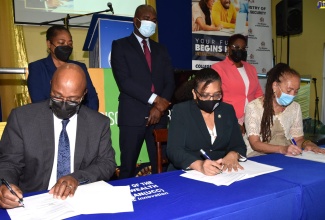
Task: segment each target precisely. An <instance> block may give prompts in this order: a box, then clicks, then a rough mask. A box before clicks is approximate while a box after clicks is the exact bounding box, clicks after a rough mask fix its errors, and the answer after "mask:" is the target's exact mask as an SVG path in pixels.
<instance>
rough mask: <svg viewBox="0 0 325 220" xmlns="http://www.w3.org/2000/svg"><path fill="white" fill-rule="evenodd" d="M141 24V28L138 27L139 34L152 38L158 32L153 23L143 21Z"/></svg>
mask: <svg viewBox="0 0 325 220" xmlns="http://www.w3.org/2000/svg"><path fill="white" fill-rule="evenodd" d="M137 19H138V18H137ZM138 20H139V19H138ZM139 21H140V20H139ZM140 22H141V26H140V28H138V27H136V28H137V29H138V30H139V32H140V33H141V34H142V36H144V37H151V36H152V35H153V34H154V33H155V31H156V24H155V23H154V22H152V21H147V20H142V21H140Z"/></svg>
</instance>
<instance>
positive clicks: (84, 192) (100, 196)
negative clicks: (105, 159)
mask: <svg viewBox="0 0 325 220" xmlns="http://www.w3.org/2000/svg"><path fill="white" fill-rule="evenodd" d="M132 200H133V197H132V195H131V192H130V186H111V185H109V184H107V183H106V182H104V181H99V182H96V183H93V185H91V184H87V185H82V186H81V187H80V188H79V187H78V190H77V191H76V193H75V195H74V197H73V198H71V199H69V200H67V202H68V203H69V204H70V205H71V206H72V207H73V209H74V210H76V211H77V212H78V213H80V214H92V213H118V212H133V203H132Z"/></svg>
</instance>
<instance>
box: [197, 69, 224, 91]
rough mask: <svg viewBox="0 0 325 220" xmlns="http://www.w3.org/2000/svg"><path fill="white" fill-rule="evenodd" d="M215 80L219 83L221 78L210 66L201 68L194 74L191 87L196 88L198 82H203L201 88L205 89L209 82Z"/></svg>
mask: <svg viewBox="0 0 325 220" xmlns="http://www.w3.org/2000/svg"><path fill="white" fill-rule="evenodd" d="M215 81H218V82H220V83H221V78H220V75H219V74H218V72H217V71H215V70H214V69H211V68H203V69H201V70H199V71H198V72H197V73H196V74H195V77H194V82H193V89H195V90H197V89H198V87H199V84H200V83H204V85H203V89H205V88H206V87H207V86H208V85H209V84H210V83H212V82H215Z"/></svg>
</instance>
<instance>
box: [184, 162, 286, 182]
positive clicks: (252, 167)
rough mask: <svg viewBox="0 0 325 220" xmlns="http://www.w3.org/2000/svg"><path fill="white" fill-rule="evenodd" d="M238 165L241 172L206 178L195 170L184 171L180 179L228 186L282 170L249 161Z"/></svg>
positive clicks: (225, 172) (224, 173) (226, 172)
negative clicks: (240, 167)
mask: <svg viewBox="0 0 325 220" xmlns="http://www.w3.org/2000/svg"><path fill="white" fill-rule="evenodd" d="M239 164H240V165H241V166H242V167H244V169H243V170H239V171H237V172H236V171H232V172H228V171H224V172H223V173H221V174H218V175H215V176H206V175H204V174H203V173H201V172H199V171H196V170H190V171H186V173H183V174H181V176H182V177H186V178H190V179H193V180H198V181H202V182H207V183H212V184H215V185H217V186H220V185H224V186H229V185H230V184H232V183H233V182H236V181H240V180H244V179H248V178H252V177H255V176H258V175H262V174H266V173H271V172H275V171H278V170H281V169H282V168H279V167H275V166H270V165H266V164H262V163H258V162H254V161H251V160H247V161H246V162H239Z"/></svg>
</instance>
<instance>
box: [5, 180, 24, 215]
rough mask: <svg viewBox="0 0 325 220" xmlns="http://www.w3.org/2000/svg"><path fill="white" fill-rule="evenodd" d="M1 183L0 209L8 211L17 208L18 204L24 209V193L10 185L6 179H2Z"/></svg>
mask: <svg viewBox="0 0 325 220" xmlns="http://www.w3.org/2000/svg"><path fill="white" fill-rule="evenodd" d="M1 183H2V185H1V186H0V207H2V208H6V209H7V208H15V207H17V202H18V203H19V206H22V207H24V203H23V198H22V192H21V191H20V189H19V188H18V187H16V186H14V185H10V184H9V183H8V182H7V181H6V180H5V179H1ZM17 193H18V194H17Z"/></svg>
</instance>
